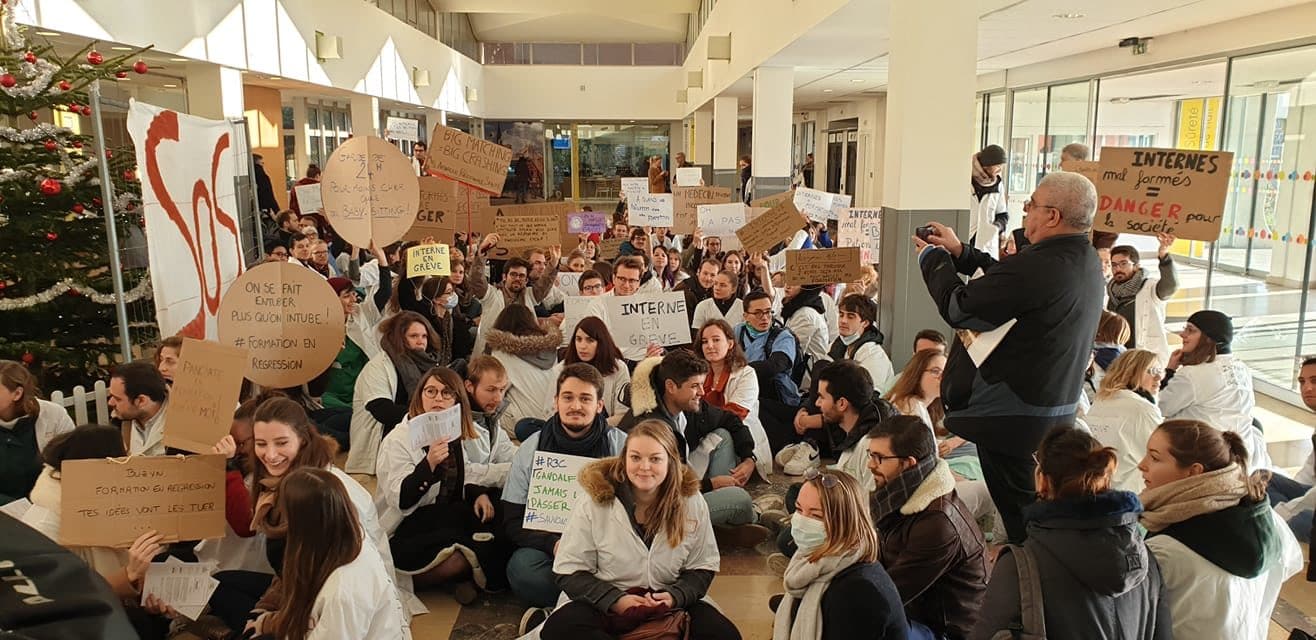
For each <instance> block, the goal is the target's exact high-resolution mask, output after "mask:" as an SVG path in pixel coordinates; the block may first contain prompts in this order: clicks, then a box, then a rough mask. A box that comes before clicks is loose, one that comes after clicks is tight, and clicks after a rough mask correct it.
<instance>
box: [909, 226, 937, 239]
mask: <svg viewBox="0 0 1316 640" xmlns="http://www.w3.org/2000/svg"><path fill="white" fill-rule="evenodd" d="M914 235H916V236H918V239H919V240H922V241H924V242H927V241H928V238H931V237H932V236H935V235H937V229H936V228H935V227H933V226H932V225H930V224H929V225H925V226H922V227H919V228H917V229H914Z"/></svg>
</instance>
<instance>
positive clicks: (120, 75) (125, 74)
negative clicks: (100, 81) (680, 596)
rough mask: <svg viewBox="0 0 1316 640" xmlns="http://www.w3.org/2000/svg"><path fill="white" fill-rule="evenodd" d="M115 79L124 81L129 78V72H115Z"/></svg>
mask: <svg viewBox="0 0 1316 640" xmlns="http://www.w3.org/2000/svg"><path fill="white" fill-rule="evenodd" d="M114 77H116V78H118V79H120V80H122V79H124V78H127V77H128V72H127V71H115V72H114Z"/></svg>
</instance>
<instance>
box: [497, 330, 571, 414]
mask: <svg viewBox="0 0 1316 640" xmlns="http://www.w3.org/2000/svg"><path fill="white" fill-rule="evenodd" d="M486 342H487V344H488V345H489V353H490V355H492V356H493V357H494V358H496V359H497V360H498V361H499V362H501V363H503V368H505V369H507V381H508V382H509V383H510V384H509V386H508V388H507V400H508V403H507V410H506V411H505V412H503V417H502V419H501V420H500V423H501V426H502V428H503V429H505V430H506V431H507V435H508V436H512V435H515V433H516V431H515V429H516V423H517V422H519V421H520V420H521V419H522V418H536V419H538V420H547V419H548V417H549V416H551V415H553V406H552V403H550V402H549V399H550V398H552V397H553V389H554V386H555V385H556V383H557V373H556V372H555V371H554V369H553V365H555V364H557V350H558V347H559V346H561V344H562V332H561V331H559V330H558V329H557V328H556V327H550V328H548V329H545V328H544V327H542V326H540V324H539V321H538V320H536V319H535V312H534V311H531V310H530V308H529V307H526V306H524V305H519V304H513V305H508V307H507V308H506V309H503V311H502V312H501V313H499V314H498V318H497V320H495V321H494V323H493V328H491V329H489V333H488V337H487V339H486Z"/></svg>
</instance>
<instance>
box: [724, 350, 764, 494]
mask: <svg viewBox="0 0 1316 640" xmlns="http://www.w3.org/2000/svg"><path fill="white" fill-rule="evenodd" d="M722 397H723V398H725V399H726V401H727V403H728V404H736V405H740V406H742V407H744V408H745V409H746V410H747V411H749V414H748V415H746V416H745V420H744V423H745V426H746V427H748V428H749V432H750V433H751V434H753V436H754V457H755V458H756V460H755V463H754V466H755V468H756V469H758V472H759V475H761V476H763V480H764V482H771V480H769V479H768V476H770V475H772V447H770V446H769V445H768V432H767V431H766V430H764V429H763V422H762V421H761V420H759V379H758V376H757V375H755V374H754V369H752V368H750V367H741V368H739V369H737V370H735V371H733V372H732V373H731V375H730V376H729V377H728V378H727V388H726V389H723V390H722Z"/></svg>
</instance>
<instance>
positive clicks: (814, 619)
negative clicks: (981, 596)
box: [772, 469, 908, 640]
mask: <svg viewBox="0 0 1316 640" xmlns="http://www.w3.org/2000/svg"><path fill="white" fill-rule="evenodd" d="M791 537H792V538H793V539H794V540H795V545H796V547H797V548H798V550H797V551H796V552H795V555H794V556H793V557H791V560H790V564H789V565H787V567H786V573H785V575H784V576H783V580H784V582H785V586H786V593H785V594H784V595H782V596H781V600H780V602H776V603H775V605H776V606H775V608H776V619H775V621H774V622H773V629H772V637H773V640H818V639H820V638H847V639H850V638H863V639H872V640H888V639H889V640H896V639H903V638H905V637H906V634H907V633H908V623H907V622H906V619H905V609H904V605H903V604H902V603H901V600H900V593H899V592H898V591H897V590H896V585H895V584H894V583H893V582H891V576H889V575H887V573H886V570H885V569H883V568H882V564H881V563H880V562H878V559H879V558H880V556H881V554H880V552H879V549H878V539H877V530H876V529H875V528H874V527H873V519H872V517H871V516H870V515H869V509H868V494H867V492H865V491H864V490H863V488H862V487H860V485H859V482H858V481H857V480H855V479H854V478H853V477H851V476H850V475H849V474H847V473H845V472H844V471H838V470H835V469H824V470H818V469H810V470H809V471H808V473H806V474H805V476H804V484H803V485H801V486H800V494H799V497H798V498H797V499H796V503H795V513H794V515H792V516H791ZM774 600H775V598H774Z"/></svg>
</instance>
